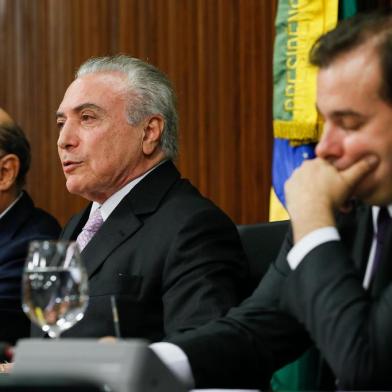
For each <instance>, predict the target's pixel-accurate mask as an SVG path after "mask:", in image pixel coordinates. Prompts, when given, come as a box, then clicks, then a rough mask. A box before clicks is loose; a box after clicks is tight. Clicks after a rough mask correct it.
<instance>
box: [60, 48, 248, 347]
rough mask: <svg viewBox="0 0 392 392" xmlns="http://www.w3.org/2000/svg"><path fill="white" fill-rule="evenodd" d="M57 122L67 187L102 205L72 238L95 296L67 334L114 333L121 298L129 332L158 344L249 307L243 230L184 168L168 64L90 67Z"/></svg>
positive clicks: (85, 216) (108, 60) (124, 329)
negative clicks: (243, 302) (243, 304)
mask: <svg viewBox="0 0 392 392" xmlns="http://www.w3.org/2000/svg"><path fill="white" fill-rule="evenodd" d="M57 125H58V128H59V138H58V151H59V156H60V160H61V163H62V167H63V171H64V174H65V177H66V187H67V189H68V191H69V192H71V193H73V194H77V195H80V196H82V197H84V198H85V199H87V200H89V201H91V203H90V204H89V205H88V207H87V208H86V209H85V210H84V211H82V212H81V213H80V214H78V215H76V216H74V217H73V218H72V219H71V220H70V222H69V223H68V224H67V225H66V227H65V229H64V232H63V234H62V238H63V239H74V240H77V241H78V243H79V244H80V247H81V248H82V252H81V256H82V259H83V260H84V262H85V264H86V268H87V272H88V277H89V295H90V301H89V306H88V309H87V311H86V314H85V316H84V318H83V319H82V320H81V321H80V322H79V323H78V324H76V325H75V326H74V327H72V328H71V329H70V330H68V331H65V332H64V333H63V334H62V337H101V336H105V335H114V333H115V330H114V326H113V316H112V309H111V299H112V298H114V299H115V302H116V304H117V308H118V311H119V318H120V329H121V334H122V336H124V337H143V338H147V339H149V340H151V341H156V340H160V339H162V338H163V337H165V336H171V335H173V334H175V333H178V332H182V331H186V330H190V329H193V328H195V327H196V326H200V325H202V324H204V323H206V322H207V321H209V320H211V319H213V318H216V317H218V316H221V315H223V314H225V313H226V311H227V310H228V309H229V308H230V307H231V306H233V305H235V304H237V303H238V301H239V300H240V299H241V295H242V290H243V288H244V287H243V285H244V283H245V279H246V277H247V266H246V263H245V261H244V256H243V252H242V248H241V245H240V240H239V237H238V233H237V231H236V227H235V225H234V224H233V223H232V222H231V221H230V219H229V218H228V217H227V216H226V215H225V214H224V213H223V212H222V211H221V210H219V209H218V208H217V207H216V206H215V205H214V204H213V203H212V202H211V201H209V200H207V199H206V198H204V197H203V196H202V195H201V194H200V193H199V192H198V191H197V189H196V188H194V187H193V186H192V185H191V184H190V182H189V181H187V180H185V179H182V178H181V177H180V173H179V172H178V170H177V169H176V167H175V165H174V163H173V159H174V158H175V157H176V154H177V113H176V107H175V97H174V93H173V90H172V87H171V85H170V82H169V81H168V79H167V78H166V77H165V76H164V75H163V74H162V73H161V72H160V71H159V70H158V69H157V68H155V67H154V66H152V65H150V64H147V63H145V62H143V61H141V60H139V59H135V58H131V57H128V56H125V55H121V56H114V57H104V58H96V59H91V60H89V61H87V62H86V63H85V64H83V65H82V66H81V67H80V69H79V71H78V72H77V76H76V79H75V80H74V82H73V83H72V84H71V85H70V86H69V88H68V90H67V91H66V93H65V95H64V99H63V101H62V102H61V104H60V106H59V108H58V111H57ZM93 234H94V235H93Z"/></svg>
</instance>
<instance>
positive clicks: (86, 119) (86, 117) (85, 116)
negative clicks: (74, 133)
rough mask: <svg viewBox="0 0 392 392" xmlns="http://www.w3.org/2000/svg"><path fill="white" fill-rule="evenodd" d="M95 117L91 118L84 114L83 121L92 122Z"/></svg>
mask: <svg viewBox="0 0 392 392" xmlns="http://www.w3.org/2000/svg"><path fill="white" fill-rule="evenodd" d="M93 119H94V117H93V116H90V115H89V114H82V121H91V120H93Z"/></svg>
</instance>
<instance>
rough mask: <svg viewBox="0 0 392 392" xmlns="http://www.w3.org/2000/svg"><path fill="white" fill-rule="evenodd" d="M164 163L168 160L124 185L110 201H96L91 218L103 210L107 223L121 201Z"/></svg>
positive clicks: (92, 207) (103, 216) (91, 211)
mask: <svg viewBox="0 0 392 392" xmlns="http://www.w3.org/2000/svg"><path fill="white" fill-rule="evenodd" d="M164 162H166V160H163V161H161V162H159V163H158V164H157V165H155V166H154V167H153V168H151V169H150V170H148V171H147V172H145V173H143V174H142V175H141V176H139V177H137V178H135V179H134V180H132V181H131V182H128V184H126V185H124V186H123V187H122V188H121V189H120V190H118V191H117V192H116V193H113V195H112V196H110V197H109V199H107V200H106V201H105V202H104V203H103V204H99V203H97V202H96V201H94V202H93V204H92V206H91V210H90V215H89V216H91V214H92V213H93V212H94V211H95V210H96V209H97V208H99V209H100V210H101V215H102V219H103V221H104V222H105V220H106V219H108V218H109V216H110V214H111V213H112V212H113V210H114V209H115V208H116V207H117V206H118V205H119V204H120V202H121V200H122V199H123V198H124V197H125V196H126V195H127V194H128V193H129V192H130V191H131V189H133V188H134V187H135V186H136V185H137V184H138V183H139V182H140V181H141V180H142V179H143V178H144V177H146V176H147V175H148V174H150V173H151V172H152V171H153V170H155V169H156V168H157V167H158V166H160V165H161V164H162V163H164Z"/></svg>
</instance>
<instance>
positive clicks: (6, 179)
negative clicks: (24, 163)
mask: <svg viewBox="0 0 392 392" xmlns="http://www.w3.org/2000/svg"><path fill="white" fill-rule="evenodd" d="M19 168H20V161H19V158H18V157H17V156H16V155H15V154H7V155H5V156H4V157H3V158H1V159H0V191H7V190H9V189H10V188H12V187H13V186H14V184H15V181H16V178H17V177H18V173H19Z"/></svg>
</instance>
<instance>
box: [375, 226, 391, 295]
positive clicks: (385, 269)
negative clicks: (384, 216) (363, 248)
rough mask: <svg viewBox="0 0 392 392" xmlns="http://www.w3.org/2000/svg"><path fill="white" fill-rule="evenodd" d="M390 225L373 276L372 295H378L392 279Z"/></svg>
mask: <svg viewBox="0 0 392 392" xmlns="http://www.w3.org/2000/svg"><path fill="white" fill-rule="evenodd" d="M391 257H392V225H391V226H390V227H389V229H388V232H387V234H386V242H385V245H384V249H383V252H382V256H381V260H380V265H379V266H378V268H377V271H376V273H375V276H374V280H373V283H372V284H371V293H372V296H373V297H378V296H379V295H380V294H381V292H382V291H383V290H384V288H385V287H386V286H387V285H388V284H389V283H390V282H391V279H392V260H391Z"/></svg>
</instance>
